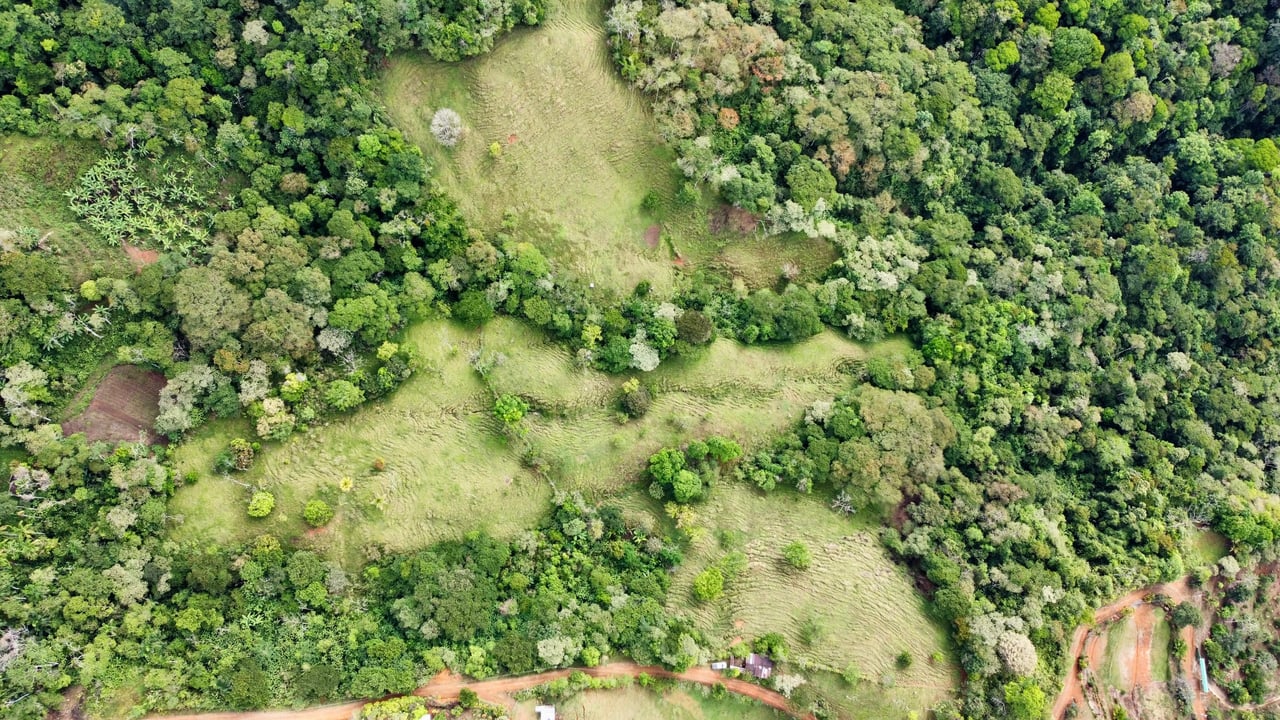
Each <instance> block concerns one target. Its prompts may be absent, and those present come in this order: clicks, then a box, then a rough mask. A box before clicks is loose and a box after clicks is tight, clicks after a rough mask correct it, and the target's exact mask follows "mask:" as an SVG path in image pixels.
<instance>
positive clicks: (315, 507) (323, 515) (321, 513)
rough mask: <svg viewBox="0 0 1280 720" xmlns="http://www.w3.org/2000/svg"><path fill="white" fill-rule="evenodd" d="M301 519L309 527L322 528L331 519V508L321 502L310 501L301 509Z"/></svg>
mask: <svg viewBox="0 0 1280 720" xmlns="http://www.w3.org/2000/svg"><path fill="white" fill-rule="evenodd" d="M302 519H303V520H306V521H307V524H308V525H310V526H311V527H317V528H318V527H322V526H324V525H327V524H328V523H329V521H330V520H332V519H333V508H331V507H329V503H327V502H325V501H323V500H312V501H311V502H309V503H307V506H306V507H305V508H303V510H302Z"/></svg>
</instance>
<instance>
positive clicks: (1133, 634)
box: [1102, 616, 1138, 690]
mask: <svg viewBox="0 0 1280 720" xmlns="http://www.w3.org/2000/svg"><path fill="white" fill-rule="evenodd" d="M1137 641H1138V629H1137V627H1136V626H1135V624H1134V622H1133V618H1132V617H1131V616H1125V617H1123V618H1120V619H1119V620H1116V621H1115V622H1114V623H1112V624H1111V627H1109V628H1107V648H1106V654H1107V656H1106V659H1105V660H1104V661H1103V663H1102V679H1103V681H1104V682H1105V683H1106V684H1107V685H1109V686H1110V687H1113V688H1123V689H1125V690H1127V689H1129V688H1130V687H1131V686H1132V685H1133V678H1132V677H1131V675H1130V672H1129V663H1130V660H1132V658H1133V653H1134V645H1135V643H1137Z"/></svg>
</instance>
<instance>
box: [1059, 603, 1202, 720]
mask: <svg viewBox="0 0 1280 720" xmlns="http://www.w3.org/2000/svg"><path fill="white" fill-rule="evenodd" d="M1157 594H1159V595H1166V596H1168V597H1169V599H1170V601H1171V602H1175V603H1178V602H1183V601H1184V600H1187V599H1188V598H1190V597H1191V587H1190V585H1188V584H1187V579H1186V578H1183V579H1181V580H1179V581H1177V582H1172V583H1165V584H1163V585H1151V586H1149V587H1145V588H1140V589H1138V590H1134V591H1133V592H1130V593H1127V594H1125V595H1123V596H1122V597H1120V599H1118V600H1116V601H1115V602H1113V603H1111V604H1110V605H1105V606H1103V607H1100V608H1098V609H1097V611H1095V612H1094V614H1093V623H1092V624H1088V625H1081V626H1080V627H1078V628H1076V631H1075V633H1074V634H1072V636H1071V646H1070V648H1069V649H1068V650H1067V660H1068V662H1069V665H1068V666H1067V677H1066V680H1065V681H1064V682H1063V685H1062V692H1060V693H1058V699H1057V700H1055V701H1054V703H1053V710H1052V711H1051V712H1050V714H1049V717H1051V718H1053V720H1059V719H1060V718H1061V717H1062V716H1063V714H1064V713H1065V712H1066V710H1067V707H1069V706H1070V705H1071V703H1072V702H1073V701H1074V702H1075V703H1076V704H1077V706H1079V707H1080V709H1081V710H1082V711H1086V710H1087V708H1088V705H1087V703H1086V702H1085V697H1084V684H1083V683H1081V682H1080V662H1079V661H1080V653H1081V652H1083V651H1084V650H1085V638H1086V637H1087V636H1088V634H1089V630H1091V629H1092V628H1093V627H1094V626H1096V625H1100V624H1102V623H1104V622H1107V621H1108V620H1112V619H1115V618H1116V617H1117V616H1119V615H1120V613H1122V612H1124V611H1125V610H1127V609H1128V608H1130V607H1135V606H1139V605H1148V604H1147V603H1145V602H1144V598H1146V597H1147V596H1149V595H1157ZM1139 630H1140V631H1141V627H1140V628H1139ZM1146 637H1147V642H1148V644H1149V643H1150V637H1151V632H1150V628H1149V627H1148V630H1147V636H1146ZM1139 639H1140V640H1141V638H1139ZM1103 641H1104V640H1103V639H1102V638H1097V639H1095V641H1094V642H1095V643H1096V642H1103ZM1139 644H1141V643H1139ZM1091 645H1092V643H1091ZM1187 647H1188V648H1191V647H1192V645H1191V644H1188V646H1187ZM1090 649H1091V650H1095V652H1090V653H1089V660H1090V663H1089V666H1090V667H1092V668H1097V667H1098V659H1100V658H1095V657H1094V655H1099V656H1100V655H1101V653H1100V652H1096V650H1097V649H1098V648H1097V646H1096V645H1095V646H1094V647H1091V648H1090ZM1148 650H1149V648H1148ZM1187 654H1188V655H1191V654H1192V653H1191V652H1190V651H1188V653H1187ZM1135 655H1136V656H1137V657H1145V658H1146V659H1145V662H1146V665H1147V667H1146V669H1145V670H1142V671H1138V670H1136V669H1135V671H1134V672H1132V673H1131V674H1130V677H1133V678H1135V679H1136V678H1138V677H1143V676H1145V677H1147V678H1150V672H1151V669H1150V656H1149V654H1148V655H1145V656H1144V655H1143V653H1141V652H1138V653H1135ZM1140 673H1142V674H1140ZM1199 675H1200V673H1199V671H1198V670H1197V671H1196V674H1195V680H1196V682H1195V684H1194V685H1192V687H1193V688H1198V687H1199V686H1200V684H1199ZM1187 679H1188V680H1191V676H1188V678H1187ZM1195 696H1196V717H1197V718H1202V717H1204V710H1203V705H1204V701H1203V699H1202V698H1201V697H1200V693H1198V692H1197V693H1195Z"/></svg>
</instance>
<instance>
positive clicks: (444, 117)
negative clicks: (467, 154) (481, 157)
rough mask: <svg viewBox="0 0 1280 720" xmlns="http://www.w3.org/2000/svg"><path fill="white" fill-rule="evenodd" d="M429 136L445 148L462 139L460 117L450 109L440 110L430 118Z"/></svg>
mask: <svg viewBox="0 0 1280 720" xmlns="http://www.w3.org/2000/svg"><path fill="white" fill-rule="evenodd" d="M431 134H432V135H434V136H435V138H436V141H437V142H439V143H440V144H441V145H444V146H445V147H453V146H454V145H457V144H458V141H459V140H461V139H462V116H461V115H459V114H458V113H457V112H455V111H454V110H452V109H450V108H440V109H439V110H437V111H436V113H435V115H432V116H431Z"/></svg>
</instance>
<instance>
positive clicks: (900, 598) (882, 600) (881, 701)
mask: <svg viewBox="0 0 1280 720" xmlns="http://www.w3.org/2000/svg"><path fill="white" fill-rule="evenodd" d="M698 515H699V517H700V520H701V523H702V524H703V526H704V527H705V528H706V531H707V532H705V533H704V534H702V537H701V539H699V540H696V541H695V542H694V544H693V547H692V549H691V550H690V551H689V553H688V554H687V556H686V560H685V563H684V564H683V565H681V567H680V568H679V570H678V571H677V573H676V576H675V578H674V579H673V582H672V591H671V594H670V599H669V603H670V604H671V605H672V606H673V608H676V609H691V610H690V611H691V612H692V613H693V615H694V616H695V617H696V618H697V620H698V623H699V625H700V626H701V627H702V628H703V630H704V631H705V632H707V633H708V634H709V635H710V636H711V637H713V638H716V639H717V640H719V641H720V642H722V643H726V644H727V643H730V642H732V641H734V640H737V639H739V638H742V639H744V640H746V641H750V640H752V639H753V638H755V637H757V636H759V635H762V634H764V633H766V632H770V631H778V632H782V633H783V634H784V635H785V636H786V638H787V641H788V645H789V647H790V648H791V660H792V661H793V662H795V663H796V664H797V665H798V666H800V667H807V668H809V669H811V670H812V669H820V670H827V671H832V672H833V673H842V672H843V671H844V670H845V669H846V668H848V667H849V666H850V665H852V666H853V667H854V668H855V670H856V671H857V673H859V674H860V675H861V676H862V678H863V679H862V680H861V681H859V682H858V683H856V685H854V686H849V685H847V684H845V683H844V681H843V680H842V679H840V678H839V677H836V676H835V675H834V674H833V675H832V677H830V678H827V679H826V680H824V681H822V683H823V688H822V689H823V690H824V694H826V695H828V696H829V697H831V698H832V699H833V700H835V701H837V702H839V703H840V704H841V705H842V706H844V707H845V710H846V711H847V712H849V713H850V716H852V717H892V716H895V715H896V716H905V715H906V713H907V712H908V711H910V710H916V711H919V712H921V713H922V714H923V711H924V710H925V709H926V708H927V707H928V706H929V705H931V704H933V703H934V702H935V701H937V700H939V699H941V698H942V697H943V696H945V695H946V694H947V693H948V692H949V691H950V690H951V689H952V688H954V687H955V685H956V683H957V681H958V677H957V676H958V671H957V669H956V668H955V667H954V666H952V665H951V664H950V663H949V662H948V661H947V660H946V659H943V660H941V661H934V660H932V659H931V658H932V657H933V656H934V654H935V653H939V654H940V656H941V657H942V658H947V657H948V656H949V654H948V653H947V644H946V634H945V632H944V631H943V629H942V628H940V627H938V626H937V625H936V624H934V623H933V622H931V621H930V620H929V618H928V617H927V616H926V613H925V607H924V603H923V601H922V600H921V598H920V595H919V594H918V593H917V592H916V591H915V588H914V587H913V585H912V582H911V580H910V578H909V577H908V576H907V573H906V572H905V570H903V569H902V568H901V567H900V566H897V565H895V564H894V563H893V561H892V560H891V559H890V558H889V557H888V555H887V554H886V553H885V551H884V550H883V548H882V547H881V546H880V544H879V542H878V541H877V540H876V538H875V536H874V534H873V532H872V529H871V528H869V527H867V526H865V525H863V524H861V523H859V522H857V521H853V520H850V519H847V518H843V517H841V516H839V515H838V514H836V513H834V512H832V511H831V510H830V509H829V508H827V507H826V505H825V503H823V502H822V501H821V500H820V499H819V498H817V497H813V496H803V495H799V494H796V493H788V492H776V493H773V494H770V495H764V494H762V493H760V492H758V491H756V490H755V489H753V488H748V487H746V486H744V485H742V484H740V483H736V482H725V483H721V484H720V485H718V486H717V487H716V488H715V490H714V491H713V493H712V496H711V498H710V499H709V500H708V501H707V502H706V503H705V504H704V505H702V506H699V507H698ZM795 541H800V542H803V543H804V544H805V545H806V546H807V547H808V548H809V550H810V552H811V553H812V555H813V564H812V567H810V568H809V569H808V570H803V571H801V570H796V569H794V568H792V567H790V566H789V565H787V564H786V563H785V562H784V560H783V558H782V549H783V548H784V547H785V546H786V545H788V544H789V543H792V542H795ZM734 550H737V551H741V552H743V553H744V554H745V555H746V557H747V562H748V564H747V569H746V571H745V572H743V573H742V574H741V575H739V576H738V577H737V578H736V579H734V580H732V581H730V582H729V583H727V587H726V591H725V595H724V597H722V598H721V599H720V600H717V601H714V602H711V603H697V602H696V601H695V600H694V599H693V596H692V584H693V578H694V577H695V576H696V575H697V574H698V573H699V572H701V571H702V570H703V569H705V568H706V567H708V566H709V565H712V564H714V563H716V562H717V561H718V560H719V559H720V558H722V557H723V556H724V555H725V554H726V553H727V552H730V551H734ZM903 651H906V652H909V653H910V654H911V657H912V660H913V662H912V664H911V666H910V667H909V668H908V669H906V670H900V669H898V668H897V667H896V664H895V661H896V659H897V657H898V655H899V653H901V652H903ZM806 674H808V673H806Z"/></svg>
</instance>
